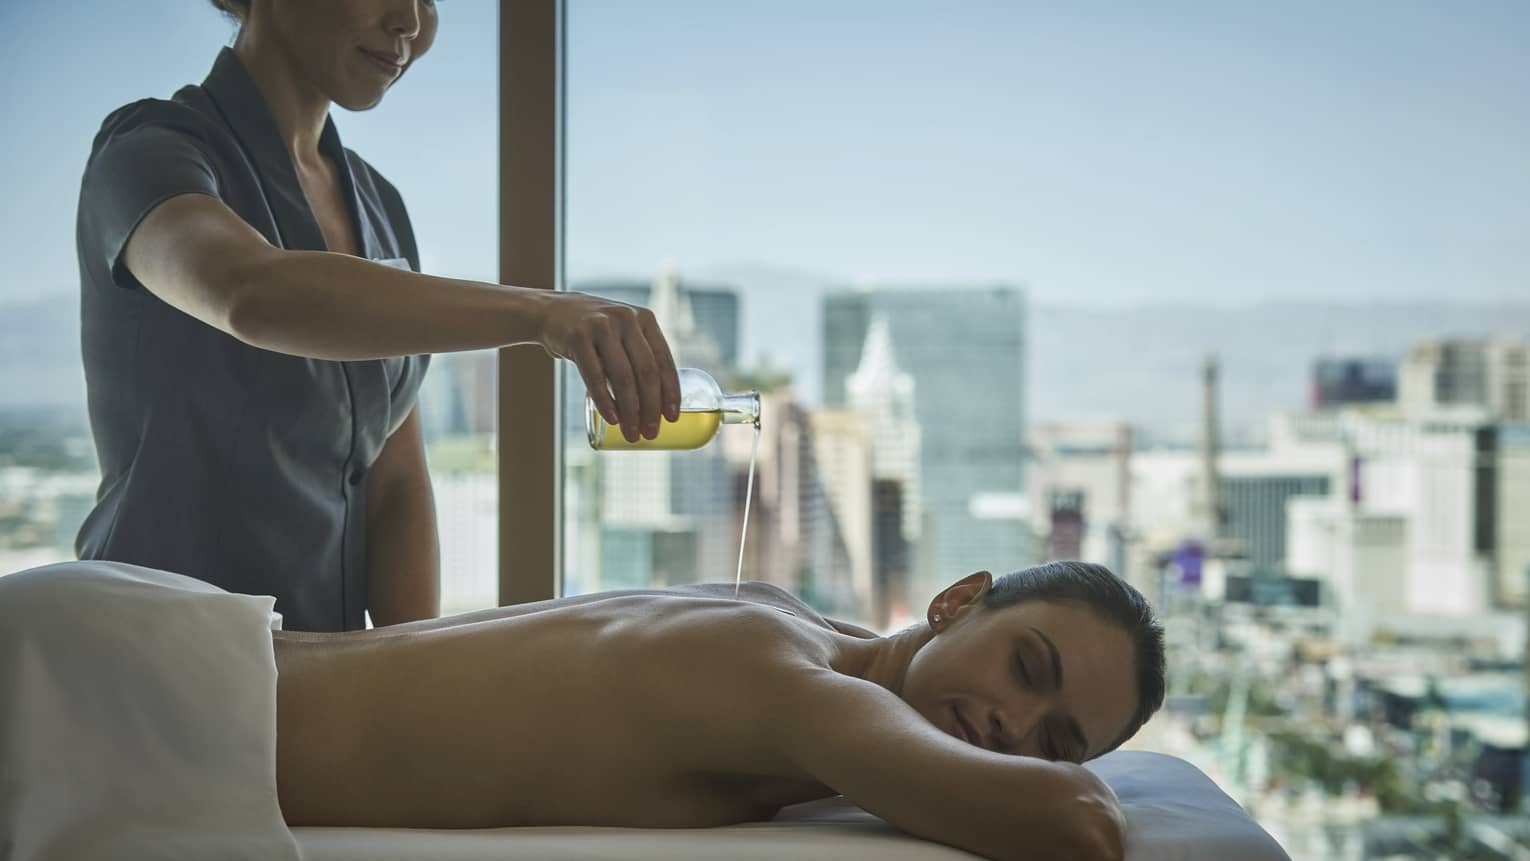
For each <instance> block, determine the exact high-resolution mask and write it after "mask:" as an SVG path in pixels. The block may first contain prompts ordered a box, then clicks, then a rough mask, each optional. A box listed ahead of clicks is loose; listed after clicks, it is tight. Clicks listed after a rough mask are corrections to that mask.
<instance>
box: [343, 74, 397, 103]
mask: <svg viewBox="0 0 1530 861" xmlns="http://www.w3.org/2000/svg"><path fill="white" fill-rule="evenodd" d="M402 77H403V75H399V76H398V78H394V79H393V80H392V81H391V82H389V83H387V84H384V85H382V86H378V85H377V84H376V83H375V82H367V83H360V82H356V83H349V85H348V86H340V87H335V88H334V89H333V90H331V92H330V94H329V100H330V101H331V102H333V103H334V104H337V105H339V106H340V107H342V108H345V109H346V110H348V111H370V110H371V109H373V108H375V107H377V106H378V105H380V104H382V100H383V96H386V95H387V94H388V89H389V88H390V87H392V86H393V84H396V83H398V81H399V79H400V78H402Z"/></svg>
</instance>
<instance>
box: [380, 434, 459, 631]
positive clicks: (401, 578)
mask: <svg viewBox="0 0 1530 861" xmlns="http://www.w3.org/2000/svg"><path fill="white" fill-rule="evenodd" d="M366 490H367V611H368V613H369V614H370V615H371V617H372V624H373V626H375V627H378V628H382V627H386V626H388V625H397V624H399V623H401V622H413V621H416V620H419V619H434V618H436V617H437V616H439V615H441V552H440V539H439V536H438V534H437V531H436V504H435V496H434V494H433V493H432V492H431V488H430V473H429V472H428V471H427V469H426V467H425V445H424V436H423V434H422V433H421V431H420V408H419V407H415V408H414V409H413V410H411V411H410V412H409V417H408V418H407V419H405V420H404V423H403V424H402V425H399V428H398V430H396V431H394V432H393V435H392V436H390V437H388V441H387V443H385V444H384V445H383V450H382V452H381V453H380V454H379V455H378V456H377V460H376V461H374V462H373V463H372V467H371V469H369V470H368V471H367V478H366Z"/></svg>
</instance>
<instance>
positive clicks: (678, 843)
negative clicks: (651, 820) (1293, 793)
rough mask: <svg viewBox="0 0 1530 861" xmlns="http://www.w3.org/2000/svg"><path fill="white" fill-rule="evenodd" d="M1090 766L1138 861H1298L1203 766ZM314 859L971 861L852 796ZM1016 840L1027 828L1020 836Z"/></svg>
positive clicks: (465, 834)
mask: <svg viewBox="0 0 1530 861" xmlns="http://www.w3.org/2000/svg"><path fill="white" fill-rule="evenodd" d="M1090 767H1091V768H1092V769H1094V771H1095V773H1097V774H1099V775H1100V776H1101V777H1102V778H1103V779H1105V781H1106V782H1107V783H1109V784H1110V785H1111V787H1112V788H1113V789H1115V791H1116V794H1117V795H1119V796H1120V798H1121V804H1122V806H1123V808H1124V809H1125V811H1126V818H1127V821H1128V823H1129V830H1128V832H1127V847H1126V857H1127V859H1128V861H1290V859H1289V858H1288V857H1287V855H1286V853H1285V852H1284V851H1283V850H1282V849H1281V848H1280V846H1279V844H1277V843H1276V842H1275V840H1274V839H1273V838H1271V837H1270V836H1269V834H1267V833H1265V831H1264V830H1263V829H1262V828H1260V827H1259V825H1258V824H1256V823H1255V822H1254V821H1253V820H1252V819H1251V818H1249V816H1248V814H1247V813H1245V812H1244V811H1243V809H1242V808H1241V807H1239V806H1238V804H1237V803H1236V802H1234V801H1233V800H1232V799H1231V798H1228V797H1227V795H1226V794H1224V793H1223V792H1222V791H1221V790H1220V789H1218V788H1217V786H1216V784H1214V783H1212V782H1211V780H1210V778H1208V777H1206V775H1205V774H1202V773H1201V771H1200V770H1199V769H1197V768H1196V767H1195V766H1193V765H1191V764H1190V763H1188V762H1185V761H1184V760H1182V759H1178V758H1176V757H1172V756H1166V755H1164V754H1157V753H1144V752H1138V751H1120V752H1117V753H1113V754H1108V755H1106V756H1103V757H1101V758H1099V759H1098V760H1095V761H1094V762H1092V763H1090ZM293 834H294V835H296V837H297V840H298V845H300V846H301V847H302V850H303V858H304V859H305V861H406V859H417V858H431V859H434V861H521V859H526V861H530V859H535V861H576V859H579V861H591V859H602V861H604V859H610V861H617V859H621V861H714V859H718V858H727V859H729V861H779V859H782V858H789V859H791V861H839V859H845V858H874V859H876V861H971V859H973V858H975V857H976V856H974V855H971V854H969V853H967V852H963V851H961V850H959V849H952V848H950V847H949V846H942V845H939V844H936V843H929V842H926V841H923V840H919V839H917V838H914V837H909V836H908V835H906V834H903V833H902V832H900V831H897V830H896V829H894V828H892V827H891V826H889V825H887V824H886V823H884V822H883V821H882V820H880V819H878V818H876V817H875V816H872V815H871V814H869V813H867V812H865V811H864V810H861V809H860V808H858V807H856V806H855V805H853V804H851V803H849V802H848V801H845V800H844V799H843V798H836V799H829V800H826V801H817V802H813V803H810V804H799V805H797V806H796V807H789V808H787V809H786V810H784V811H782V813H781V815H780V816H779V817H777V818H776V819H775V820H774V821H771V822H755V823H749V824H746V825H734V826H730V827H727V828H709V829H694V830H666V829H638V828H497V829H484V830H480V831H431V830H408V829H362V828H294V829H293ZM1015 839H1016V841H1022V842H1023V841H1024V839H1025V835H1023V834H1018V833H1017V834H1016V835H1015Z"/></svg>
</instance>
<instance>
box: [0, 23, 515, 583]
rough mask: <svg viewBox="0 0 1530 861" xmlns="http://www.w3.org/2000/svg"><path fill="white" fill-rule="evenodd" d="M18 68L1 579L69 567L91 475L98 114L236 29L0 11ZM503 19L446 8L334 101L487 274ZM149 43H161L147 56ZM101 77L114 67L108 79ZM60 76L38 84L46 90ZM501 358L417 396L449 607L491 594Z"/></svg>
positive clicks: (467, 270)
mask: <svg viewBox="0 0 1530 861" xmlns="http://www.w3.org/2000/svg"><path fill="white" fill-rule="evenodd" d="M0 20H3V21H4V22H5V26H6V29H7V32H9V33H11V34H12V35H13V36H15V37H16V38H15V39H14V40H13V42H12V44H11V46H10V47H9V48H8V49H7V53H8V56H9V58H10V60H11V61H12V62H13V63H14V64H15V68H17V69H25V70H26V74H25V75H20V76H15V75H13V76H12V77H11V85H10V86H9V87H8V88H7V89H6V90H5V91H4V93H3V95H0V99H3V106H4V109H5V111H6V113H7V115H8V116H11V117H25V118H26V119H25V121H24V122H15V123H12V124H11V127H10V128H9V129H8V130H7V132H6V135H5V137H4V144H3V147H4V151H5V153H6V156H7V163H9V164H11V165H12V166H13V168H14V167H15V166H18V165H25V166H26V169H25V170H16V169H13V171H12V173H13V174H14V175H13V176H12V177H11V179H10V180H8V182H7V194H6V196H5V199H4V200H3V201H0V228H3V229H0V252H3V253H4V255H5V257H6V259H7V260H9V261H11V262H10V264H9V272H10V274H9V276H8V277H7V278H6V279H4V281H3V283H0V367H4V368H5V369H6V371H5V373H4V374H0V573H9V572H13V571H17V570H21V569H24V568H28V567H32V566H35V565H41V564H45V563H49V562H56V561H61V560H66V559H73V558H75V551H74V540H75V535H76V534H77V532H78V531H79V528H80V524H81V522H82V521H83V520H84V518H85V516H86V515H87V514H88V513H89V511H90V510H91V508H92V506H93V504H94V498H95V493H96V489H97V486H98V484H99V481H100V473H99V470H98V468H97V465H96V462H95V450H94V446H93V445H92V442H91V436H90V428H89V424H88V421H87V417H86V413H85V386H84V380H83V377H82V374H81V370H80V367H81V363H80V342H79V338H80V334H79V332H80V322H79V270H78V266H77V262H76V252H75V245H74V241H75V209H76V202H77V200H78V197H79V191H80V174H81V171H82V170H83V168H84V162H85V157H86V156H87V154H88V153H89V152H90V143H91V139H92V137H93V136H94V135H95V133H96V130H97V129H98V128H99V126H100V124H101V121H102V119H103V118H104V117H105V116H106V115H107V114H108V113H109V112H110V111H112V110H114V109H115V108H117V107H119V106H121V105H124V104H127V103H128V102H131V101H134V100H136V99H140V98H144V97H148V96H154V97H160V98H167V97H169V96H170V95H171V94H172V93H173V92H174V91H175V90H176V89H178V88H179V87H181V86H183V85H184V84H186V83H190V82H200V81H201V80H202V79H203V78H204V77H205V76H206V74H207V71H208V69H209V68H210V66H211V65H212V61H213V59H214V57H215V55H216V53H217V51H218V49H219V47H220V46H222V45H225V44H228V43H229V41H230V38H231V36H232V34H233V27H232V25H231V24H230V22H229V21H227V20H226V19H225V18H224V17H223V16H221V15H219V14H218V13H217V12H216V11H215V10H213V9H212V8H211V7H210V6H209V5H208V4H206V3H202V4H192V3H187V4H181V5H174V6H167V5H163V4H161V5H160V6H153V5H151V6H147V7H145V6H141V5H122V4H110V3H106V4H65V5H57V4H37V5H30V6H12V5H7V6H6V7H5V11H4V12H0ZM496 20H497V19H496V9H495V7H494V4H489V3H462V4H449V5H444V6H443V7H442V22H441V31H440V35H439V37H438V39H437V41H436V44H435V46H434V48H433V49H432V52H431V54H430V55H428V56H427V57H426V58H425V59H424V60H423V61H422V62H421V63H420V65H418V66H416V67H414V68H412V69H411V70H410V72H409V74H408V75H407V76H406V77H405V78H404V79H403V80H402V81H401V82H400V83H399V85H398V86H397V87H395V88H394V89H393V90H392V91H391V92H390V93H389V94H388V96H387V97H386V98H385V99H384V101H383V103H382V105H381V107H379V108H378V109H377V110H374V111H371V112H367V113H349V112H346V111H344V110H342V109H338V108H337V109H335V110H334V111H333V114H332V115H333V117H334V120H335V123H336V125H337V127H338V128H339V130H340V133H341V136H342V139H343V140H344V142H345V145H346V146H347V147H349V148H351V149H353V150H355V151H356V152H358V153H359V154H360V155H362V156H363V157H364V158H366V159H367V160H368V161H370V162H371V163H372V164H373V165H374V166H375V167H377V169H378V170H379V171H380V172H381V173H382V174H383V175H384V176H386V177H387V178H388V179H389V180H390V181H391V182H393V184H394V185H396V186H397V187H398V188H399V189H400V191H401V192H402V194H403V196H404V199H405V202H406V205H407V206H408V208H409V211H410V215H411V219H412V221H413V223H414V227H415V232H416V235H417V238H418V240H419V244H420V246H421V257H422V263H423V266H424V268H425V270H426V271H427V272H431V273H434V274H441V275H448V276H459V277H467V278H474V279H477V280H483V281H494V280H496V277H495V270H496V265H497V260H496V257H497V233H496V229H495V223H496V209H495V207H496V199H495V188H494V184H493V183H492V181H490V182H486V181H485V178H486V177H487V178H492V177H493V176H494V174H495V165H496V160H497V147H496V125H495V118H496V116H497V113H498V111H497V104H496V102H495V94H494V88H493V87H492V86H488V85H486V82H491V81H492V80H493V79H494V75H495V68H496V61H497V50H498V45H497V26H496ZM145 44H154V45H159V46H162V47H163V50H160V49H156V50H150V51H144V50H142V47H143V46H144V45H145ZM102 68H110V69H111V70H112V71H111V74H109V75H103V74H101V71H100V70H101V69H102ZM44 81H46V82H52V83H50V84H49V85H47V86H42V85H39V83H38V82H44ZM495 375H496V361H495V355H494V354H493V353H492V352H489V353H484V354H455V355H443V356H437V357H435V359H434V361H433V363H432V366H431V369H430V371H429V373H428V375H427V377H426V382H425V385H424V387H423V388H422V390H421V393H420V400H419V404H420V410H421V415H422V419H423V423H424V425H425V434H426V441H427V446H428V458H429V461H430V464H431V473H432V479H433V482H434V486H435V497H436V505H437V509H438V515H439V521H440V530H441V551H442V553H441V555H442V559H441V562H442V565H441V568H442V605H443V610H444V611H445V612H448V613H450V612H454V611H461V610H466V609H471V608H475V607H481V606H492V605H493V604H495V603H496V598H497V550H498V547H497V533H498V528H497V517H496V511H497V488H496V484H497V480H496V471H497V467H496V458H495V433H496V417H497V411H496V408H495V402H496V401H495V387H496V383H495Z"/></svg>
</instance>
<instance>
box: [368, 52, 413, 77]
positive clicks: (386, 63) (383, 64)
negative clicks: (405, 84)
mask: <svg viewBox="0 0 1530 861" xmlns="http://www.w3.org/2000/svg"><path fill="white" fill-rule="evenodd" d="M360 51H361V53H362V55H363V56H365V57H366V58H367V59H368V60H370V61H371V62H372V64H373V65H374V66H377V67H378V68H379V69H381V70H382V71H384V72H388V73H391V74H394V75H397V74H398V73H400V72H402V71H403V70H404V66H403V64H402V63H400V62H399V60H400V59H401V58H400V57H399V56H398V55H397V54H384V53H381V52H378V51H369V50H367V49H366V48H361V49H360Z"/></svg>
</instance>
